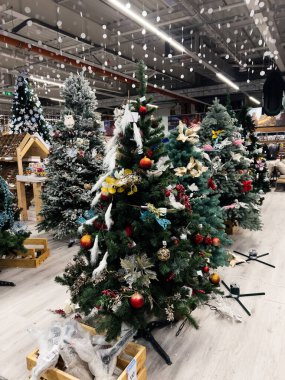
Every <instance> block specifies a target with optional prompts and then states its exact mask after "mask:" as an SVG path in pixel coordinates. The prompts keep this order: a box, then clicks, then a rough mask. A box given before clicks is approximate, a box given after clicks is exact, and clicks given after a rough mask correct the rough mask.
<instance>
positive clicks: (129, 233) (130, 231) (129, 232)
mask: <svg viewBox="0 0 285 380" xmlns="http://www.w3.org/2000/svg"><path fill="white" fill-rule="evenodd" d="M125 234H126V235H127V237H131V236H133V227H132V226H126V227H125Z"/></svg>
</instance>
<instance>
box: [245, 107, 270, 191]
mask: <svg viewBox="0 0 285 380" xmlns="http://www.w3.org/2000/svg"><path fill="white" fill-rule="evenodd" d="M238 122H239V124H240V126H241V127H242V130H241V133H242V136H243V138H244V140H245V147H246V150H247V153H248V154H247V157H248V158H250V159H251V164H250V171H249V173H250V175H251V176H252V185H253V191H254V192H258V193H260V194H262V193H267V192H269V191H270V180H269V175H268V170H267V165H266V159H265V158H264V153H263V147H262V145H261V144H260V143H259V142H258V138H257V136H256V133H255V129H256V126H255V123H254V121H253V119H252V117H251V116H250V114H249V113H248V108H247V107H243V108H242V109H241V111H240V112H239V114H238Z"/></svg>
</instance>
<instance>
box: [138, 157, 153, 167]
mask: <svg viewBox="0 0 285 380" xmlns="http://www.w3.org/2000/svg"><path fill="white" fill-rule="evenodd" d="M139 165H140V168H142V169H150V168H151V166H152V161H151V160H150V159H149V158H148V157H146V156H144V158H142V159H141V160H140V164H139Z"/></svg>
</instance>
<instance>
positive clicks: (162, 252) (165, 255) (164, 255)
mask: <svg viewBox="0 0 285 380" xmlns="http://www.w3.org/2000/svg"><path fill="white" fill-rule="evenodd" d="M162 245H163V247H162V248H160V249H159V250H158V251H157V258H158V260H160V261H167V260H169V258H170V251H169V249H168V248H166V241H163V242H162Z"/></svg>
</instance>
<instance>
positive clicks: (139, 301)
mask: <svg viewBox="0 0 285 380" xmlns="http://www.w3.org/2000/svg"><path fill="white" fill-rule="evenodd" d="M130 304H131V305H132V307H133V308H134V309H141V308H142V307H143V305H144V297H143V296H142V295H141V294H140V293H139V292H135V293H134V294H133V295H132V296H131V297H130Z"/></svg>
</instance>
